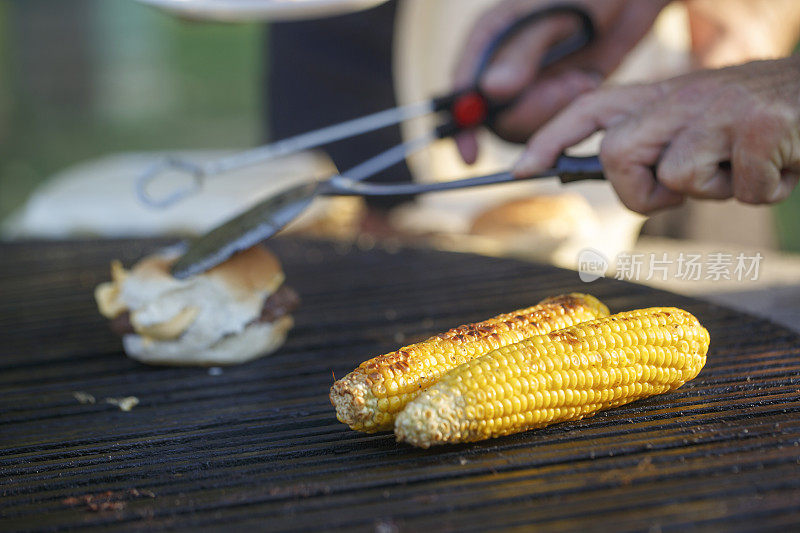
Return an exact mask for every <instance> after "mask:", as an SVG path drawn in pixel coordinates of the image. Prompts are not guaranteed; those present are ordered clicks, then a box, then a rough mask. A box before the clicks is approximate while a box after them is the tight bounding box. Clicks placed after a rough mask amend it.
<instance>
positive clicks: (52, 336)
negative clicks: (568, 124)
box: [0, 240, 800, 531]
mask: <svg viewBox="0 0 800 533" xmlns="http://www.w3.org/2000/svg"><path fill="white" fill-rule="evenodd" d="M153 246H154V243H153V242H152V241H150V242H148V241H115V242H80V243H63V244H55V243H23V244H13V245H8V244H6V245H2V247H0V255H1V256H2V260H1V261H0V294H2V301H0V332H2V334H1V335H2V345H1V346H0V450H2V451H0V454H1V455H0V469H1V471H2V476H0V494H2V498H0V517H1V518H2V519H1V520H0V525H2V528H3V529H20V530H61V529H67V528H70V527H76V526H79V527H83V528H87V529H104V528H110V527H119V526H125V527H129V528H142V529H153V528H176V527H178V528H189V527H205V528H212V529H215V528H220V529H224V528H229V527H231V526H234V525H235V526H237V527H245V526H251V527H255V528H259V529H274V530H301V529H320V528H348V529H350V528H358V529H375V530H379V531H394V530H401V531H403V530H408V531H417V530H421V529H423V528H426V527H427V528H431V530H437V531H438V530H453V531H469V530H479V529H484V528H486V527H489V526H491V527H517V526H531V525H533V526H537V527H539V528H543V529H548V530H564V529H609V528H612V527H613V528H614V529H615V530H628V529H636V530H641V529H648V528H649V529H681V530H682V529H684V528H685V527H686V526H689V525H691V526H694V527H698V528H708V529H725V530H740V529H744V530H746V529H761V528H778V527H785V526H788V525H790V524H797V523H798V522H800V466H798V461H800V416H798V412H800V337H798V336H797V335H795V334H793V333H791V332H789V331H787V330H785V329H783V328H781V327H779V326H776V325H774V324H771V323H769V322H765V321H762V320H758V319H755V318H753V317H748V316H746V315H742V314H740V313H737V312H734V311H731V310H728V309H724V308H720V307H716V306H713V305H710V304H706V303H702V302H698V301H695V300H690V299H687V298H683V297H680V296H676V295H673V294H668V293H664V292H659V291H655V290H652V289H649V288H645V287H642V286H637V285H632V284H627V283H623V282H618V281H614V280H600V281H598V282H595V283H593V284H591V285H588V286H587V285H585V284H583V283H581V282H580V281H579V280H578V279H577V276H576V275H575V274H574V273H571V272H567V271H563V270H558V269H554V268H550V267H544V266H537V265H530V264H526V263H521V262H516V261H509V260H500V259H492V258H484V257H476V256H470V255H460V254H448V253H439V252H432V251H419V250H401V251H399V252H397V253H389V252H387V251H379V250H370V251H359V250H344V249H340V248H337V247H335V246H332V245H327V244H319V243H301V242H297V241H289V240H278V241H275V242H274V243H273V245H272V246H273V248H274V249H275V250H276V251H277V252H278V253H279V255H280V256H281V257H282V259H283V262H284V264H285V270H286V272H287V275H288V281H289V283H290V284H291V285H292V286H294V287H295V288H296V289H298V291H299V292H300V293H301V295H302V296H303V300H304V302H303V306H302V308H301V309H300V310H299V311H298V312H297V313H296V314H295V317H296V322H297V325H296V327H295V329H294V330H293V331H292V333H291V335H290V338H289V340H288V342H287V343H286V345H285V346H284V347H283V349H281V350H280V352H279V353H278V354H276V355H274V356H271V357H268V358H265V359H262V360H259V361H256V362H254V363H251V364H248V365H244V366H240V367H234V368H226V369H225V370H224V371H223V373H222V374H221V375H217V376H213V375H210V374H209V373H208V372H207V371H206V370H204V369H180V368H178V369H176V368H150V367H145V366H142V365H139V364H137V363H135V362H133V361H130V360H128V359H127V358H125V357H124V356H123V355H122V353H121V349H120V342H119V340H118V339H116V338H115V337H114V336H113V335H112V334H111V333H110V332H109V331H108V328H107V325H106V324H105V323H104V320H103V319H102V318H101V317H100V316H99V315H98V314H97V312H96V310H95V308H94V303H93V301H92V289H93V287H94V286H95V285H96V284H97V283H99V282H101V281H104V280H105V279H106V278H107V276H108V261H109V260H110V259H111V258H113V257H122V258H123V259H124V260H125V262H126V264H130V263H131V262H132V261H133V260H134V259H136V258H137V257H139V256H140V255H142V254H143V253H144V252H145V251H146V250H148V249H151V248H152V247H153ZM575 290H579V291H580V290H582V291H589V292H592V293H593V294H595V295H596V296H598V297H599V298H601V299H602V300H603V301H605V302H606V303H607V304H608V305H609V306H610V307H611V308H612V310H623V309H629V308H635V307H646V306H651V305H677V306H681V307H684V308H686V309H688V310H689V311H691V312H693V313H695V314H696V315H697V316H698V317H699V318H700V320H701V322H703V323H704V325H706V326H707V327H708V329H709V330H710V332H711V339H712V348H711V351H710V353H709V357H708V364H707V366H706V368H705V369H704V370H703V372H702V373H701V374H700V376H699V377H698V378H697V379H696V380H694V381H692V382H690V383H688V384H687V385H685V386H684V387H682V388H681V389H679V390H678V391H675V392H674V393H671V394H669V395H666V396H662V397H657V398H651V399H648V400H645V401H640V402H637V403H634V404H633V405H629V406H625V407H622V408H618V409H615V410H612V411H609V412H605V413H601V414H599V415H597V416H596V417H594V418H590V419H587V420H583V421H580V422H576V423H568V424H561V425H557V426H554V427H550V428H546V429H543V430H537V431H531V432H528V433H524V434H520V435H514V436H510V437H506V438H502V439H496V440H492V441H488V442H484V443H477V444H473V445H462V446H453V447H445V448H439V449H432V450H428V451H423V450H415V449H412V448H410V447H407V446H405V445H399V444H396V443H395V442H394V439H393V437H392V436H391V435H390V434H379V435H364V434H360V433H356V432H352V431H349V430H347V429H346V428H345V427H344V426H343V425H341V424H339V423H338V422H337V421H336V419H335V417H334V414H333V409H332V407H331V406H330V403H329V401H328V398H327V394H328V389H329V387H330V384H331V382H332V380H333V377H332V374H335V375H336V376H341V375H343V374H344V373H346V372H348V371H349V370H351V369H352V368H353V367H354V366H355V365H356V364H357V363H359V362H360V361H362V360H363V359H366V358H367V357H370V356H372V355H375V354H377V353H382V352H385V351H389V350H391V349H394V348H395V347H397V346H398V345H399V344H404V343H409V342H413V341H415V340H417V339H419V338H423V337H425V336H427V335H429V334H432V333H434V332H439V331H442V330H444V329H447V328H449V327H452V326H455V325H457V324H460V323H464V322H469V321H474V320H479V319H483V318H486V317H489V316H492V315H494V314H497V313H500V312H505V311H509V310H511V309H515V308H519V307H523V306H527V305H530V304H531V303H532V302H535V301H538V300H539V299H541V298H543V297H545V296H548V295H552V294H556V293H561V292H568V291H575ZM74 391H84V392H87V393H90V394H92V395H93V396H95V397H96V398H97V399H98V403H96V404H80V403H78V402H77V401H76V400H75V398H74V397H73V394H72V393H73V392H74ZM128 395H133V396H137V397H138V398H139V399H140V401H141V403H140V404H139V405H138V406H137V407H135V408H134V409H133V410H132V411H131V412H127V413H126V412H121V411H120V410H119V409H117V408H116V407H114V406H112V405H108V404H105V403H102V399H103V398H105V397H120V396H128ZM134 489H135V490H134ZM106 491H112V493H110V494H104V493H105V492H106ZM87 495H92V496H91V497H89V496H87ZM96 501H109V502H110V504H109V505H107V506H105V507H103V506H102V505H101V506H99V507H98V506H97V505H93V502H96ZM92 508H94V510H92Z"/></svg>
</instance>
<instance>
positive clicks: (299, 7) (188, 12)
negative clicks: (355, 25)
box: [138, 0, 386, 22]
mask: <svg viewBox="0 0 800 533" xmlns="http://www.w3.org/2000/svg"><path fill="white" fill-rule="evenodd" d="M138 1H139V2H141V3H143V4H148V5H151V6H155V7H158V8H161V9H163V10H165V11H168V12H170V13H172V14H173V15H177V16H180V17H184V18H191V19H197V20H214V21H220V22H255V21H267V20H269V21H281V20H297V19H306V18H315V17H326V16H331V15H340V14H343V13H349V12H352V11H359V10H361V9H367V8H370V7H374V6H376V5H378V4H382V3H383V2H385V1H386V0H138Z"/></svg>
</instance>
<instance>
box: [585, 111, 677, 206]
mask: <svg viewBox="0 0 800 533" xmlns="http://www.w3.org/2000/svg"><path fill="white" fill-rule="evenodd" d="M650 126H651V125H649V124H644V125H642V124H641V123H640V122H639V121H638V120H634V119H631V120H626V121H625V122H623V123H621V124H618V125H616V126H614V127H612V128H610V129H608V130H607V131H606V135H605V137H604V138H603V142H602V143H601V146H600V162H601V163H602V164H603V171H604V173H605V176H606V179H608V181H610V182H611V184H612V185H613V187H614V190H615V191H616V193H617V196H619V198H620V200H622V203H623V204H625V206H627V207H628V209H630V210H632V211H636V212H637V213H650V212H652V211H657V210H659V209H664V208H667V207H673V206H676V205H679V204H680V203H681V202H683V198H684V196H683V194H680V193H677V192H674V191H671V190H670V189H668V188H667V187H665V186H664V185H662V184H661V183H659V182H658V180H657V179H656V177H655V175H654V173H653V167H654V165H655V162H656V161H657V160H658V157H659V155H660V153H661V151H662V149H663V144H664V142H663V141H659V140H657V139H659V138H663V136H664V133H665V132H664V131H654V130H653V129H650V130H648V129H646V128H648V127H650ZM637 135H638V138H637ZM648 135H649V136H650V137H648Z"/></svg>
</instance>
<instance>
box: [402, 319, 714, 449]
mask: <svg viewBox="0 0 800 533" xmlns="http://www.w3.org/2000/svg"><path fill="white" fill-rule="evenodd" d="M629 333H630V334H629ZM598 337H599V338H598ZM600 339H602V341H601V340H600ZM708 344H709V337H708V331H706V329H705V328H704V327H703V326H701V325H700V323H699V322H698V321H697V319H696V318H695V317H694V316H693V315H692V314H691V313H688V312H686V311H683V310H681V309H676V308H674V307H654V308H650V309H641V310H637V311H628V312H625V313H619V314H616V315H612V316H609V317H605V318H600V319H597V320H593V321H590V322H584V323H582V324H577V325H574V326H570V327H567V328H565V329H561V330H558V331H553V332H550V333H547V334H544V335H537V336H535V337H531V338H528V339H526V340H523V341H521V342H519V343H517V344H513V345H510V346H504V347H502V348H499V349H497V350H494V351H491V352H489V353H487V354H486V355H483V356H481V357H478V358H476V359H473V360H471V361H468V362H466V363H464V364H462V365H460V366H459V367H457V368H455V369H453V370H452V371H450V372H448V373H447V374H445V375H444V376H442V378H441V379H440V380H439V381H438V382H437V383H436V384H435V385H433V386H432V387H430V388H428V389H427V390H425V391H423V392H422V393H421V394H419V395H418V396H417V397H416V399H414V400H413V401H411V402H409V403H408V404H407V405H406V407H405V409H404V410H403V411H402V412H401V413H400V414H399V415H398V416H397V417H396V421H395V427H394V431H395V434H396V435H397V439H398V440H401V441H405V442H408V443H410V444H413V445H414V446H420V447H423V448H428V447H429V446H431V445H435V444H444V443H456V442H473V441H477V440H482V439H488V438H491V437H499V436H501V435H509V434H511V433H518V432H520V431H525V430H528V429H531V428H537V427H544V426H547V425H549V424H553V423H557V422H564V421H567V420H580V419H581V418H584V417H589V416H592V415H594V414H595V413H597V412H598V411H600V410H602V409H606V408H609V407H616V406H619V405H624V404H626V403H629V402H632V401H635V400H638V399H640V398H646V397H648V396H653V395H655V394H661V393H664V392H667V391H670V390H673V389H676V388H678V387H680V386H681V385H683V384H684V383H685V382H687V381H689V380H690V379H693V378H694V377H695V376H697V374H698V373H699V372H700V370H701V369H702V368H703V366H704V365H705V363H706V352H707V351H708ZM597 346H602V347H600V348H598V347H597ZM520 383H525V385H524V386H520V385H519V384H520ZM506 385H511V388H512V390H511V391H510V392H509V390H508V387H506ZM484 390H485V391H487V392H488V391H494V392H493V396H492V397H491V398H489V396H488V395H487V396H486V398H489V399H484V398H485V397H484V396H483V395H482V394H481V392H482V391H484ZM501 405H502V406H503V408H502V409H499V407H498V406H501Z"/></svg>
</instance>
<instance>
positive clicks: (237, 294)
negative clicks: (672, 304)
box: [95, 246, 299, 366]
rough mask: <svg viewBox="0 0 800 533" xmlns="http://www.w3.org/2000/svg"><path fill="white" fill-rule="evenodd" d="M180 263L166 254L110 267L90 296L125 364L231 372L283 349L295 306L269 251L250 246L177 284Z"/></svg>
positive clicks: (172, 253)
mask: <svg viewBox="0 0 800 533" xmlns="http://www.w3.org/2000/svg"><path fill="white" fill-rule="evenodd" d="M179 255H180V250H178V249H176V248H172V249H165V250H162V251H161V252H158V253H156V254H153V255H150V256H147V257H145V258H143V259H142V260H140V261H139V262H138V263H137V264H136V265H134V266H133V268H132V269H131V270H126V269H125V268H123V266H122V264H121V263H120V262H119V261H114V262H112V264H111V278H112V281H110V282H107V283H102V284H100V285H99V286H98V287H97V288H96V289H95V299H96V300H97V305H98V308H99V309H100V313H102V314H103V316H105V317H106V318H108V319H110V320H111V327H112V329H113V330H114V331H115V332H116V333H118V334H119V335H121V336H122V343H123V347H124V348H125V352H126V353H127V354H128V356H129V357H132V358H133V359H136V360H139V361H141V362H143V363H148V364H158V365H201V366H216V365H231V364H237V363H243V362H246V361H249V360H251V359H255V358H257V357H260V356H263V355H266V354H269V353H272V352H274V351H275V350H277V349H278V348H279V347H280V346H281V345H282V344H283V342H284V341H285V339H286V334H287V332H288V331H289V329H290V328H291V327H292V324H293V321H292V317H291V315H290V314H289V313H291V312H292V311H293V310H294V309H295V308H296V307H297V304H298V303H299V299H298V297H297V294H296V293H295V292H294V291H293V290H292V289H291V288H289V287H287V286H286V285H284V283H283V281H284V277H285V276H284V274H283V270H282V268H281V264H280V262H279V261H278V259H277V258H276V257H275V256H274V255H273V254H272V253H271V252H270V251H269V250H267V249H266V248H264V247H262V246H255V247H253V248H250V249H248V250H245V251H243V252H240V253H238V254H236V255H235V256H233V257H232V258H230V259H229V260H227V261H226V262H224V263H222V264H221V265H219V266H217V267H215V268H213V269H211V270H209V271H208V272H205V273H203V274H199V275H196V276H192V277H190V278H187V279H183V280H179V279H175V278H174V277H172V275H171V274H170V266H171V265H172V263H173V262H174V261H176V260H177V258H178V257H179Z"/></svg>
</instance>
